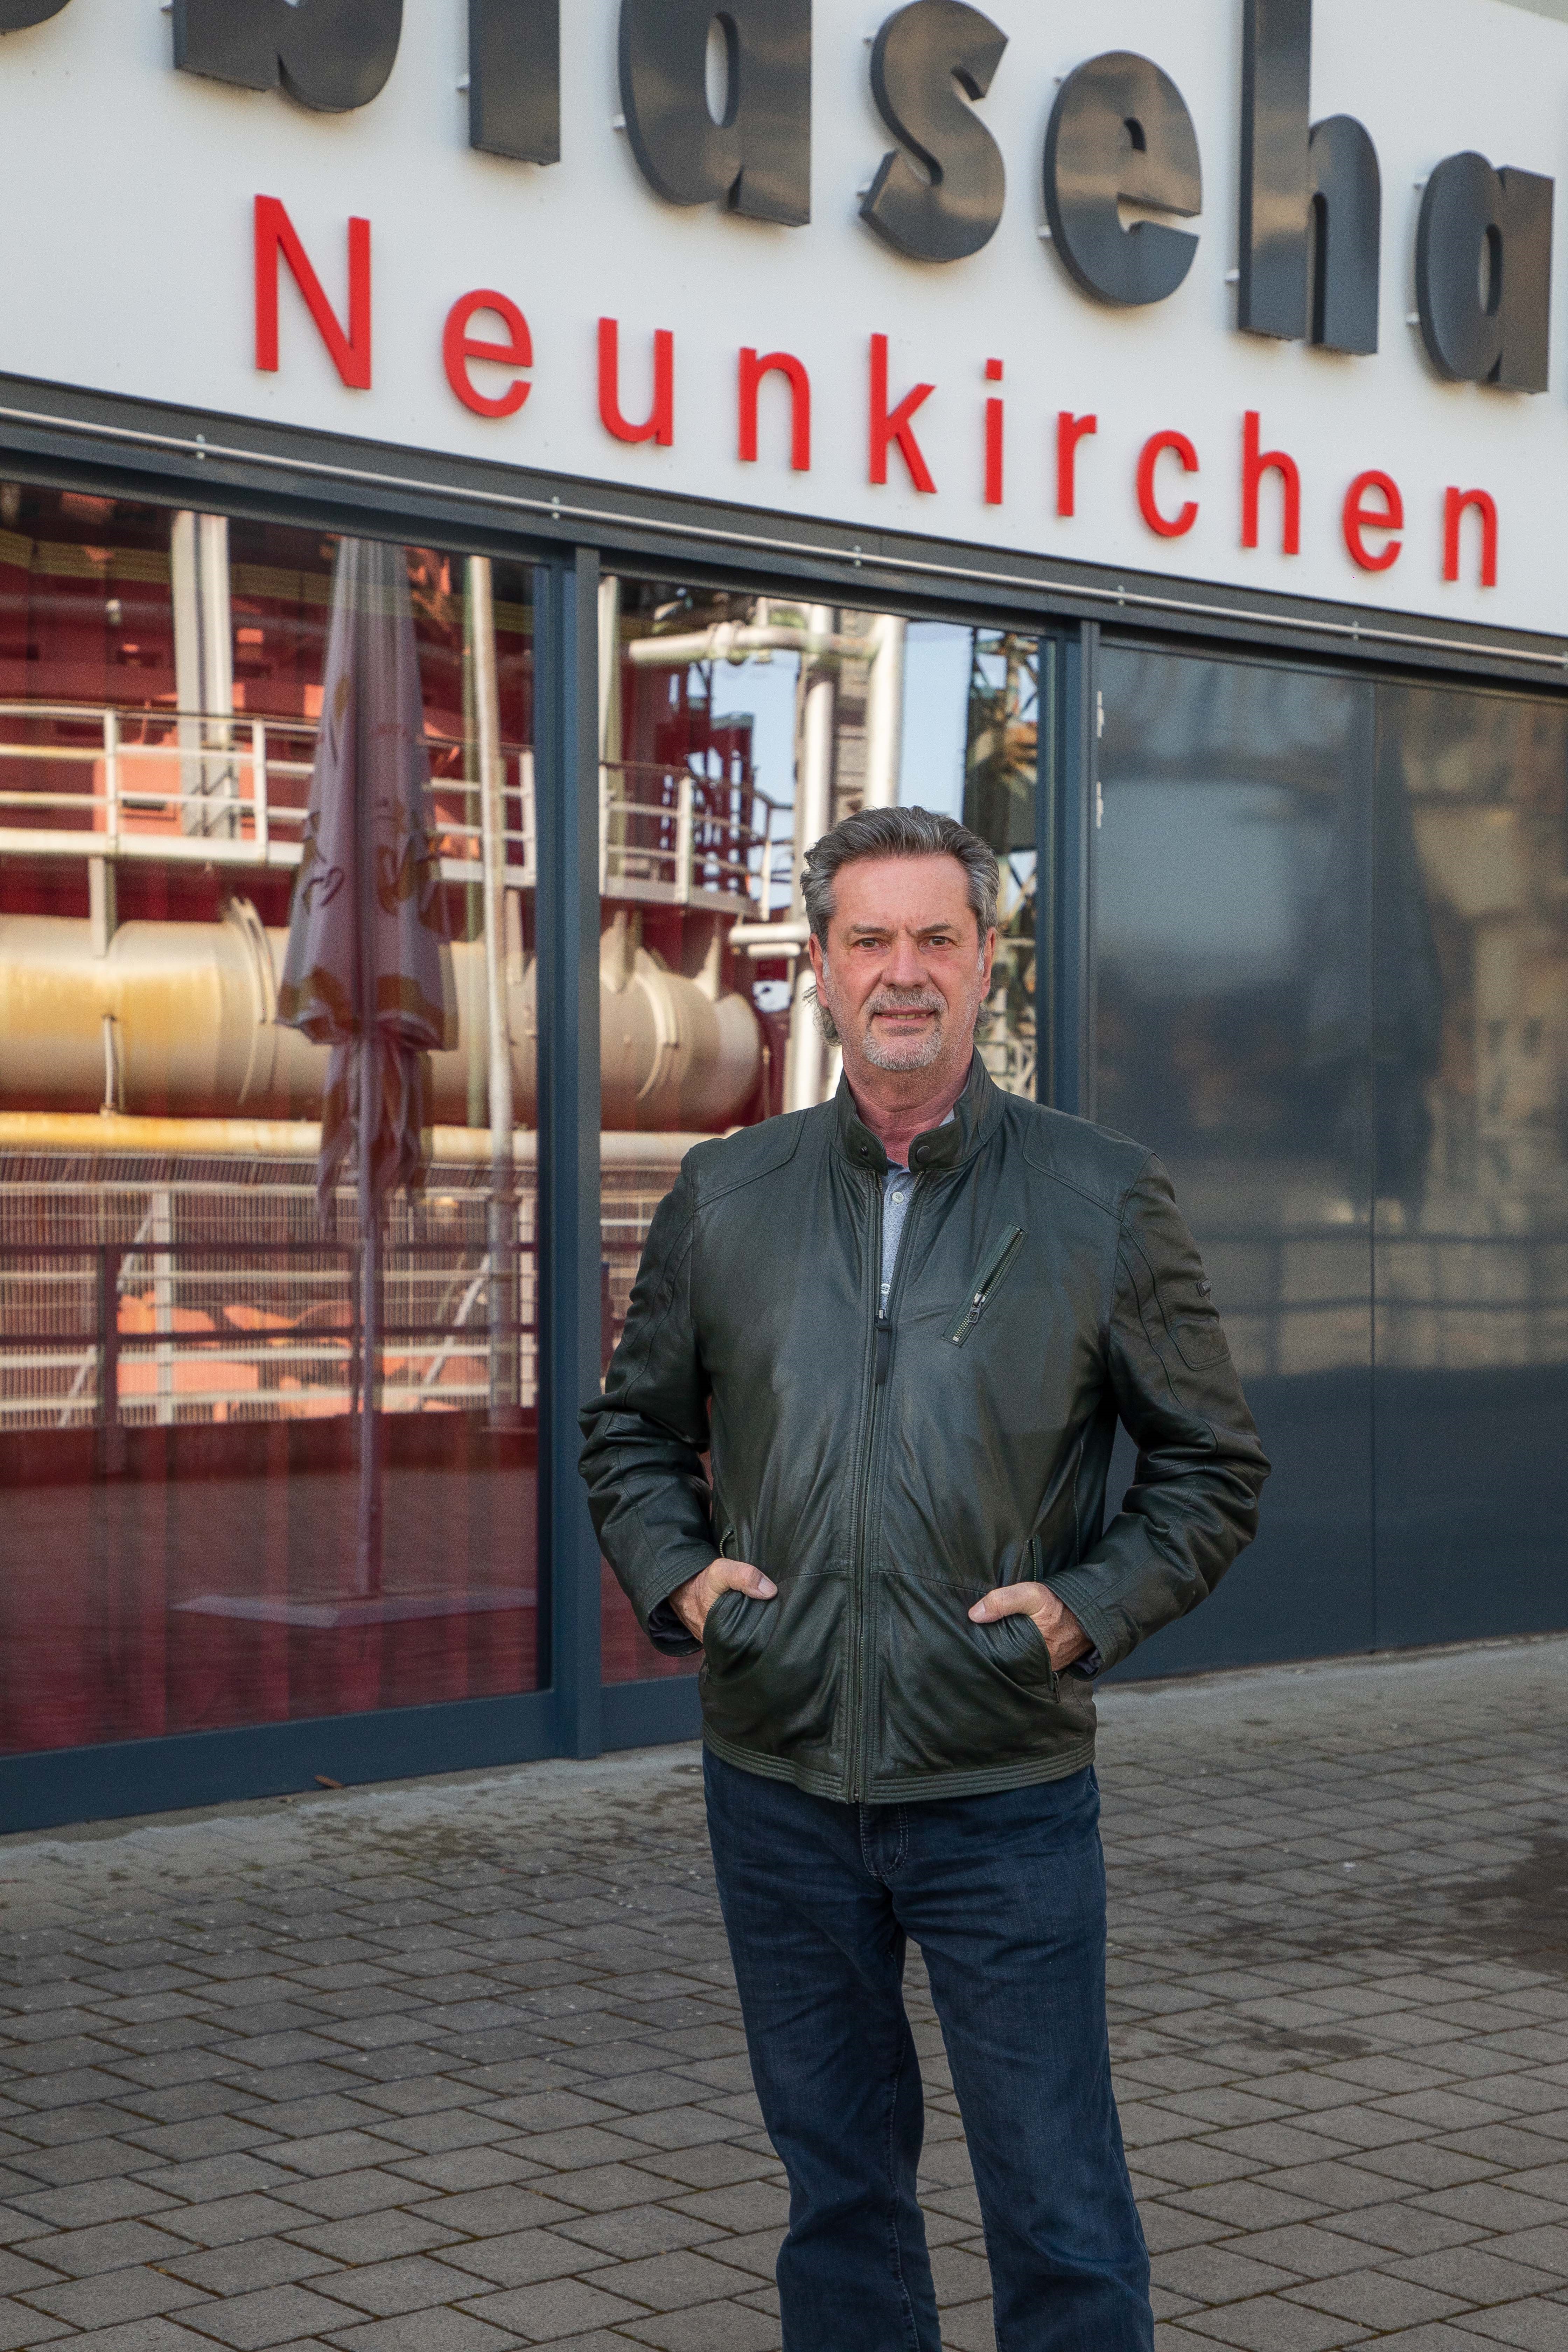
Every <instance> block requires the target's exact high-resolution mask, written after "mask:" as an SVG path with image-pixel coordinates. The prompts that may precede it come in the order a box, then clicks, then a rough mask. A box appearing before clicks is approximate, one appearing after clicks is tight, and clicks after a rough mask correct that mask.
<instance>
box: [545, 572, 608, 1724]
mask: <svg viewBox="0 0 1568 2352" xmlns="http://www.w3.org/2000/svg"><path fill="white" fill-rule="evenodd" d="M533 577H534V675H535V678H536V681H537V686H536V693H535V704H534V708H535V723H534V733H535V737H536V750H535V774H536V778H537V783H538V791H537V810H536V823H537V825H538V845H539V846H538V859H539V878H538V887H537V893H536V898H535V925H536V934H537V950H538V970H539V1121H540V1149H539V1174H540V1199H539V1236H540V1238H539V1253H538V1276H537V1281H538V1292H539V1300H538V1315H537V1318H536V1320H537V1329H538V1335H539V1337H538V1349H539V1357H538V1360H539V1366H540V1400H539V1423H540V1438H539V1490H540V1557H541V1561H542V1569H543V1570H544V1572H542V1574H541V1576H540V1579H539V1591H540V1604H541V1605H540V1627H541V1638H542V1649H543V1643H544V1641H545V1640H546V1639H547V1640H548V1658H549V1664H550V1675H551V1681H552V1685H553V1688H554V1693H555V1710H556V1712H555V1721H556V1738H557V1743H558V1746H559V1748H560V1749H561V1751H562V1752H563V1754H565V1755H568V1756H596V1755H597V1754H598V1753H599V1750H600V1748H601V1745H602V1722H603V1715H602V1698H601V1675H602V1664H601V1657H600V1633H599V1610H600V1602H599V1577H600V1568H599V1547H598V1542H597V1540H596V1538H595V1534H594V1529H593V1525H592V1522H591V1521H590V1519H589V1517H588V1508H587V1501H586V1497H585V1495H584V1487H583V1482H582V1479H581V1478H580V1476H579V1475H578V1470H577V1455H578V1449H579V1446H580V1444H581V1437H580V1433H579V1430H578V1425H577V1412H578V1408H579V1406H580V1405H581V1404H582V1403H583V1402H584V1401H585V1400H586V1399H587V1398H588V1397H589V1396H591V1395H593V1394H594V1393H595V1391H597V1389H598V1387H599V1381H600V1366H599V1328H600V1315H599V1296H600V1271H599V1269H600V1260H601V1255H602V1243H601V1237H600V1232H599V1125H600V1108H599V776H598V707H599V702H598V592H599V562H598V556H597V554H596V552H595V551H593V550H592V549H587V550H584V549H579V550H578V551H577V553H576V554H575V556H574V558H573V559H571V560H569V561H568V562H563V563H548V564H541V565H540V566H539V567H538V569H537V570H536V571H535V572H534V575H533Z"/></svg>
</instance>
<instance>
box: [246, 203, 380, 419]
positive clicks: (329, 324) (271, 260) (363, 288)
mask: <svg viewBox="0 0 1568 2352" xmlns="http://www.w3.org/2000/svg"><path fill="white" fill-rule="evenodd" d="M280 255H281V257H282V258H283V259H284V260H285V261H286V262H287V263H288V265H289V270H290V272H291V274H292V276H293V279H294V283H295V285H296V286H298V288H299V289H300V293H301V294H302V295H303V296H304V298H305V307H306V309H307V310H309V311H310V316H311V318H312V319H313V320H315V322H316V329H317V332H318V333H319V334H320V336H321V341H323V342H324V343H325V345H326V347H327V350H328V352H329V353H330V355H331V362H332V365H333V366H334V367H335V368H336V369H337V372H338V373H339V374H340V375H341V376H342V380H343V382H344V383H346V384H347V385H348V387H349V389H350V390H351V392H368V391H369V390H370V223H369V221H367V220H351V221H350V223H349V330H348V333H347V334H346V335H345V334H344V332H343V331H342V328H341V327H340V326H339V324H338V321H337V319H336V317H335V315H334V313H333V310H332V306H331V303H330V302H329V301H328V299H327V298H326V296H325V294H323V293H322V291H321V279H320V278H318V277H317V275H316V273H315V271H314V270H313V269H312V268H311V267H310V256H309V255H308V254H307V253H306V251H305V248H304V247H303V246H302V245H301V244H300V239H299V236H298V234H297V233H296V230H295V227H294V224H293V222H292V221H291V220H290V219H289V215H288V214H287V213H286V212H285V211H284V209H283V207H282V205H280V204H279V201H278V199H277V197H276V196H258V197H257V199H256V364H257V366H258V368H259V369H261V370H262V372H263V373H265V374H268V375H276V373H278V262H279V256H280Z"/></svg>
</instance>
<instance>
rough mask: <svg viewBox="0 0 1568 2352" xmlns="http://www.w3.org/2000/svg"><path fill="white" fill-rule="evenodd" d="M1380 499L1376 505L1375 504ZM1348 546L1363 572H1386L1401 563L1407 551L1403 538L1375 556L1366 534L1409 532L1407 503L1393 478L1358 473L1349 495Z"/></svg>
mask: <svg viewBox="0 0 1568 2352" xmlns="http://www.w3.org/2000/svg"><path fill="white" fill-rule="evenodd" d="M1374 498H1375V499H1377V501H1378V503H1377V504H1376V505H1375V506H1374V505H1373V503H1372V501H1373V499H1374ZM1344 522H1345V545H1346V546H1347V547H1348V548H1349V549H1350V551H1351V556H1352V561H1353V562H1356V563H1359V564H1360V566H1361V568H1362V570H1363V572H1386V571H1387V570H1388V569H1389V567H1390V565H1391V564H1394V563H1397V562H1398V561H1399V559H1400V556H1401V555H1402V554H1403V552H1404V550H1405V541H1403V540H1402V539H1391V540H1390V541H1389V542H1388V545H1387V546H1386V547H1385V548H1384V549H1382V550H1381V551H1379V552H1377V553H1375V554H1374V553H1373V550H1372V549H1371V548H1370V547H1368V545H1367V543H1366V541H1365V538H1364V537H1363V533H1364V532H1366V531H1369V530H1376V531H1388V530H1404V529H1405V500H1404V499H1402V498H1401V497H1400V495H1399V485H1398V483H1397V482H1395V481H1394V479H1393V478H1392V477H1391V476H1390V475H1387V474H1379V473H1376V472H1373V473H1370V474H1358V475H1357V476H1356V478H1355V479H1354V481H1353V482H1352V484H1351V486H1350V488H1349V489H1348V490H1347V491H1346V492H1345V515H1344Z"/></svg>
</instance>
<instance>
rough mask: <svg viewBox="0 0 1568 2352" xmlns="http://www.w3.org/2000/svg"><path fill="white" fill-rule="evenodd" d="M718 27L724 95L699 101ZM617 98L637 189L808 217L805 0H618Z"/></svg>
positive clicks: (791, 219) (704, 95) (684, 200)
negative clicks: (725, 73) (723, 0)
mask: <svg viewBox="0 0 1568 2352" xmlns="http://www.w3.org/2000/svg"><path fill="white" fill-rule="evenodd" d="M715 21H717V22H718V23H719V24H720V25H721V26H723V29H724V38H725V41H726V44H727V45H728V48H729V53H730V96H729V103H728V105H727V106H726V107H725V110H724V120H723V121H722V122H715V121H714V120H713V117H712V115H711V113H710V110H709V106H708V34H709V28H710V26H712V25H713V24H714V22H715ZM621 103H622V105H623V106H624V107H625V108H626V131H627V133H628V135H629V137H630V139H631V142H632V152H633V154H634V155H635V156H636V157H637V163H638V166H639V168H640V170H641V172H642V175H643V177H644V179H645V180H647V184H648V185H649V187H651V188H653V189H654V190H655V191H656V192H657V193H658V194H659V195H661V196H664V197H667V198H668V201H669V202H670V203H671V204H672V205H710V204H725V205H730V206H731V209H732V210H733V211H735V212H738V213H746V214H748V215H750V216H751V218H752V220H768V221H783V222H784V223H785V224H786V225H787V226H789V227H791V228H798V227H799V226H801V225H802V224H803V223H804V222H805V221H808V220H809V219H810V218H811V0H728V5H725V6H723V7H721V8H715V7H714V6H713V0H621Z"/></svg>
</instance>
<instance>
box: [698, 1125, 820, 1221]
mask: <svg viewBox="0 0 1568 2352" xmlns="http://www.w3.org/2000/svg"><path fill="white" fill-rule="evenodd" d="M794 1125H795V1133H794V1134H793V1135H792V1136H791V1137H790V1138H789V1140H788V1145H787V1148H786V1149H785V1150H775V1151H774V1152H773V1153H772V1154H770V1156H769V1157H768V1159H767V1160H764V1161H763V1165H762V1166H761V1167H760V1168H746V1169H742V1170H738V1171H736V1173H735V1174H734V1175H732V1176H730V1177H728V1178H726V1179H724V1180H723V1181H717V1180H715V1181H710V1180H709V1179H708V1177H707V1175H706V1172H705V1171H698V1170H696V1169H693V1170H692V1171H691V1189H692V1194H693V1212H692V1213H693V1215H695V1214H696V1213H697V1212H698V1211H700V1210H702V1209H706V1208H708V1207H709V1206H710V1204H711V1203H712V1202H715V1201H721V1200H723V1198H724V1197H725V1195H726V1193H729V1192H741V1191H742V1189H743V1188H744V1187H745V1186H746V1185H748V1184H760V1183H761V1182H762V1181H763V1177H764V1176H776V1175H777V1173H778V1171H779V1170H780V1169H781V1168H787V1167H788V1165H789V1163H790V1161H791V1160H793V1159H794V1158H795V1153H796V1152H797V1151H798V1150H800V1139H801V1132H802V1129H804V1127H805V1119H804V1118H797V1119H796V1120H795V1122H794ZM700 1148H701V1147H699V1149H700Z"/></svg>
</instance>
